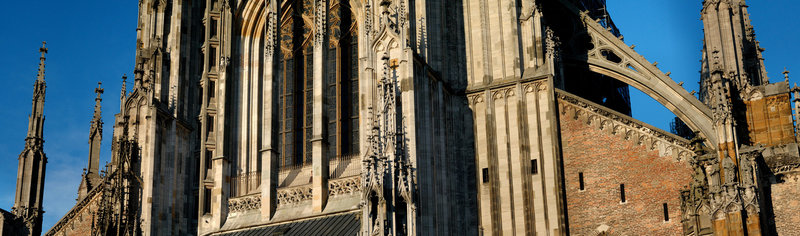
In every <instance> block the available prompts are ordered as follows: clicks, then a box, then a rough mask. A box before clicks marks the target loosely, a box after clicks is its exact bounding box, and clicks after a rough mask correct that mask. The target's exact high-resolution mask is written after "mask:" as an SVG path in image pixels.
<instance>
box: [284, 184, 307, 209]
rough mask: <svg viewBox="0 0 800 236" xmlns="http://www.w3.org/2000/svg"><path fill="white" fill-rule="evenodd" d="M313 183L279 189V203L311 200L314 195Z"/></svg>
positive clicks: (286, 203)
mask: <svg viewBox="0 0 800 236" xmlns="http://www.w3.org/2000/svg"><path fill="white" fill-rule="evenodd" d="M311 191H312V189H311V185H306V186H300V187H294V188H287V189H279V190H278V205H289V204H296V203H299V202H303V201H310V200H311V198H312V197H313V195H312V193H311Z"/></svg>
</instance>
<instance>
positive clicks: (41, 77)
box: [36, 41, 47, 81]
mask: <svg viewBox="0 0 800 236" xmlns="http://www.w3.org/2000/svg"><path fill="white" fill-rule="evenodd" d="M39 52H40V53H42V56H41V57H39V75H38V76H37V78H36V79H37V80H38V81H44V60H45V54H47V42H45V41H42V47H41V48H39Z"/></svg>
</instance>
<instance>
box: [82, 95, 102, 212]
mask: <svg viewBox="0 0 800 236" xmlns="http://www.w3.org/2000/svg"><path fill="white" fill-rule="evenodd" d="M100 85H101V83H100V82H98V83H97V88H96V89H94V92H95V93H96V94H97V98H95V99H94V101H95V104H94V115H93V116H92V122H91V126H90V127H89V167H88V169H86V170H85V172H84V173H83V176H82V178H81V185H80V187H79V188H78V199H79V200H80V199H82V198H83V197H85V196H86V194H88V193H89V191H92V189H93V188H94V187H96V186H97V185H98V184H100V183H99V182H100V144H101V142H102V140H103V119H102V115H101V110H100V109H101V106H100V102H102V101H103V98H102V97H100V95H102V94H103V88H101V87H100Z"/></svg>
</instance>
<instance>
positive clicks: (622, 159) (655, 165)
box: [560, 116, 692, 235]
mask: <svg viewBox="0 0 800 236" xmlns="http://www.w3.org/2000/svg"><path fill="white" fill-rule="evenodd" d="M560 119H561V140H562V150H563V158H564V168H565V172H564V177H565V178H566V180H565V182H566V194H567V208H568V209H567V211H568V212H567V214H568V220H569V228H570V233H571V234H572V235H596V234H597V229H598V227H600V226H601V225H607V226H609V227H610V228H609V229H608V232H609V233H612V234H625V235H680V234H681V232H682V228H681V227H682V226H681V222H680V214H681V213H680V190H681V189H682V188H683V186H685V185H687V184H689V183H690V181H691V174H692V170H691V168H690V166H689V164H688V163H683V162H677V161H675V160H674V158H671V157H660V156H659V155H658V152H657V151H656V150H653V151H649V150H647V148H646V147H645V146H640V145H637V144H636V143H635V141H633V140H625V139H624V138H623V136H621V134H620V136H617V135H612V134H611V133H610V132H608V130H599V129H596V128H594V127H592V126H589V125H587V124H586V122H585V121H581V120H574V119H572V118H571V117H564V116H562V117H561V118H560ZM579 172H583V175H584V184H585V185H584V186H585V190H584V191H579V183H578V173H579ZM620 184H625V198H626V200H627V201H626V203H624V204H621V203H620V193H619V185H620ZM663 203H667V204H668V208H669V218H670V220H669V221H667V222H665V221H664V210H663V205H662V204H663Z"/></svg>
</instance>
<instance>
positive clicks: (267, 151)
mask: <svg viewBox="0 0 800 236" xmlns="http://www.w3.org/2000/svg"><path fill="white" fill-rule="evenodd" d="M276 5H277V4H276V3H275V1H270V2H269V3H268V5H267V6H266V7H267V8H268V9H267V10H266V12H267V19H266V21H267V25H268V26H267V31H266V33H265V34H266V35H265V36H266V38H265V39H264V43H265V44H266V45H265V47H264V51H265V55H264V85H263V86H264V89H263V90H262V91H263V94H262V97H261V99H263V101H262V104H263V105H264V109H263V110H262V112H261V117H262V124H261V129H262V130H261V141H262V143H261V150H260V155H261V219H262V220H265V221H266V220H269V219H270V218H272V215H273V214H275V209H276V208H277V206H278V201H277V191H278V189H277V188H278V171H279V170H278V155H277V153H276V152H275V149H274V140H273V134H274V127H273V125H272V122H273V121H272V118H273V114H274V112H273V106H274V105H275V102H274V100H273V99H272V98H273V97H274V94H273V90H272V89H273V76H274V75H273V69H274V68H275V63H274V61H275V45H276V44H277V42H276V41H277V38H278V37H276V35H275V34H276V33H277V31H276V28H277V25H278V22H277V21H278V17H277V16H276V15H277V12H278V11H277V7H276Z"/></svg>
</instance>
